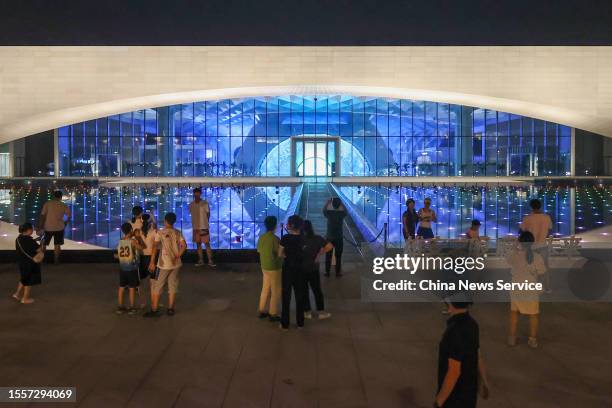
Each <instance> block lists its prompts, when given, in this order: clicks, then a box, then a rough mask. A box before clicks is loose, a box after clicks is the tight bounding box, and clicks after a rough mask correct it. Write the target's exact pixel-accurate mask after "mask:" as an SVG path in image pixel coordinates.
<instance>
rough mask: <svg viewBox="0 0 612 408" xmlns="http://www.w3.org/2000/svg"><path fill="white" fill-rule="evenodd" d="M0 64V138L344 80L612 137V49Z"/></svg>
mask: <svg viewBox="0 0 612 408" xmlns="http://www.w3.org/2000/svg"><path fill="white" fill-rule="evenodd" d="M0 64H1V68H2V69H1V70H0V143H1V142H4V141H7V140H6V138H5V139H3V137H4V135H3V132H4V133H5V134H9V133H10V131H11V129H13V130H15V128H11V126H12V125H14V124H19V123H24V122H33V121H32V118H33V117H37V116H40V115H44V114H48V113H49V112H54V111H58V110H62V109H69V108H77V107H82V106H84V105H89V104H95V103H103V102H110V104H107V105H106V107H108V106H111V105H112V104H113V103H115V102H116V101H119V100H124V99H126V98H136V97H143V96H148V95H159V94H166V93H176V92H187V91H193V90H207V89H220V88H234V87H254V86H256V87H266V86H295V87H300V86H306V85H317V86H319V87H320V89H323V90H324V88H325V86H331V85H347V84H348V85H360V86H371V87H374V86H375V87H389V88H402V89H404V88H406V89H422V90H432V91H445V92H454V93H458V94H459V95H460V96H461V97H465V98H468V99H469V98H470V95H472V96H473V95H477V96H482V97H490V98H502V99H504V100H505V101H506V106H505V107H503V108H502V107H501V106H494V105H495V103H496V102H495V101H494V100H493V101H488V102H487V103H489V106H487V105H486V104H477V105H476V106H481V107H487V108H490V109H498V110H505V111H510V112H512V113H518V114H522V115H525V116H533V117H537V118H540V119H546V120H550V121H554V122H557V123H562V124H567V125H570V126H573V127H578V128H583V129H586V130H589V131H592V132H595V133H601V134H606V135H608V136H610V135H612V69H610V66H612V47H38V46H37V47H0ZM381 96H384V95H381ZM472 100H473V99H472ZM446 102H451V103H460V104H461V102H460V101H446ZM169 104H170V103H165V104H160V105H169ZM463 104H464V105H468V104H467V103H463ZM529 104H535V105H538V106H539V108H538V109H537V112H536V109H535V107H534V108H533V110H534V112H533V114H531V115H529V112H528V110H529V109H530V108H529V106H530V105H529ZM473 106H474V105H473ZM508 107H515V108H516V109H515V110H517V112H514V111H513V110H512V109H507V108H508ZM127 110H134V109H127ZM519 110H520V111H519ZM526 110H527V111H526ZM116 113H119V112H116ZM69 114H70V112H67V114H66V117H69ZM92 114H94V113H92ZM99 116H107V115H99ZM87 119H91V118H87ZM559 119H565V120H559ZM80 120H85V119H84V118H81V119H80ZM78 121H79V120H72V121H70V122H69V123H75V122H78ZM39 123H41V124H42V125H40V126H44V123H45V122H44V121H42V122H39ZM63 124H68V122H66V123H63ZM60 125H61V124H58V123H55V125H54V126H51V127H49V128H48V129H50V128H52V127H59V126H60ZM40 126H39V128H37V129H34V128H33V127H31V128H27V127H25V128H20V129H31V130H32V132H31V133H36V132H39V131H42V130H48V129H40ZM24 131H25V130H24ZM11 135H12V136H13V137H15V135H14V134H11ZM18 136H19V137H20V136H24V135H18Z"/></svg>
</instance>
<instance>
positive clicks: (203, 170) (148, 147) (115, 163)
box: [58, 95, 571, 177]
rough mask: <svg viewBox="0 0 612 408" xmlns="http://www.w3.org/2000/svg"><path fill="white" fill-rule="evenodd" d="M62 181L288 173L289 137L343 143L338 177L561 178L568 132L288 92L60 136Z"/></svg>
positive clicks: (509, 117) (450, 111)
mask: <svg viewBox="0 0 612 408" xmlns="http://www.w3.org/2000/svg"><path fill="white" fill-rule="evenodd" d="M58 135H59V152H60V175H62V176H80V177H88V176H92V177H95V176H100V177H116V176H124V177H126V176H127V177H130V176H262V177H269V176H289V175H290V172H291V170H290V169H291V157H290V152H291V148H290V145H291V140H290V139H291V138H292V137H309V136H313V137H340V138H341V143H340V144H339V148H340V158H341V166H340V169H339V170H340V175H341V176H544V175H556V176H559V175H569V171H570V154H571V149H570V137H571V129H570V128H569V127H567V126H563V125H559V124H555V123H550V122H545V121H541V120H537V119H533V118H528V117H523V116H518V115H514V114H509V113H505V112H498V111H492V110H487V109H480V108H473V107H468V106H459V105H451V104H445V103H436V102H427V101H415V100H403V99H402V100H400V99H388V98H372V97H357V96H349V95H318V96H314V95H306V96H304V95H290V96H283V97H260V98H248V99H229V100H219V101H204V102H194V103H187V104H183V105H172V106H165V107H159V108H154V109H144V110H139V111H135V112H128V113H124V114H120V115H114V116H109V117H105V118H100V119H96V120H91V121H88V122H83V123H76V124H73V125H70V126H65V127H62V128H60V129H59V130H58Z"/></svg>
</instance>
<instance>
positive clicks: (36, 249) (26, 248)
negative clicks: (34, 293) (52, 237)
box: [13, 222, 42, 305]
mask: <svg viewBox="0 0 612 408" xmlns="http://www.w3.org/2000/svg"><path fill="white" fill-rule="evenodd" d="M33 232H34V227H32V224H30V223H29V222H26V223H25V224H23V225H20V226H19V236H18V237H17V239H16V240H15V249H16V250H17V262H18V263H19V273H20V279H19V283H18V284H17V290H16V291H15V293H13V298H15V300H17V301H18V302H21V303H22V304H24V305H29V304H30V303H34V299H32V298H31V297H30V289H31V287H32V286H34V285H40V283H41V282H42V276H41V272H40V262H37V260H35V257H36V256H37V254H38V253H40V251H42V247H41V246H40V245H38V243H37V242H36V241H35V240H34V238H32V233H33ZM22 290H23V296H21V291H22Z"/></svg>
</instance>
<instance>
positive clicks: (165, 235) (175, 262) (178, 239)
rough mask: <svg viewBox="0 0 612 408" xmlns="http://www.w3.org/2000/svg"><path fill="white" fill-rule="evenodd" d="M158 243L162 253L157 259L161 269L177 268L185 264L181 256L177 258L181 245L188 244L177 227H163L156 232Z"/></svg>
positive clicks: (156, 241)
mask: <svg viewBox="0 0 612 408" xmlns="http://www.w3.org/2000/svg"><path fill="white" fill-rule="evenodd" d="M154 242H155V243H156V244H160V243H161V245H160V254H159V257H158V261H157V267H158V268H159V269H175V268H178V267H179V266H181V265H183V263H182V262H181V258H177V257H178V254H179V253H180V246H181V243H182V245H185V246H187V243H186V242H185V238H183V234H182V233H181V231H179V230H176V229H174V228H173V229H165V228H164V229H162V230H159V231H157V233H156V234H155V240H154Z"/></svg>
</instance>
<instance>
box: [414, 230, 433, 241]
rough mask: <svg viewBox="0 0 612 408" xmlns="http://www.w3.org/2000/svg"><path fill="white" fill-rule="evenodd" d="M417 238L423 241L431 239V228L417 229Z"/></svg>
mask: <svg viewBox="0 0 612 408" xmlns="http://www.w3.org/2000/svg"><path fill="white" fill-rule="evenodd" d="M417 236H419V237H422V238H424V239H433V238H434V233H433V230H432V229H431V228H427V227H419V229H418V230H417Z"/></svg>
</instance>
